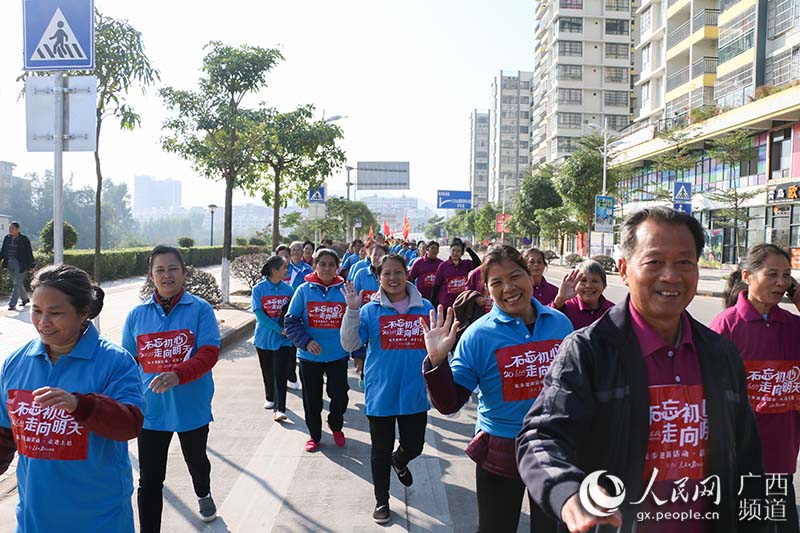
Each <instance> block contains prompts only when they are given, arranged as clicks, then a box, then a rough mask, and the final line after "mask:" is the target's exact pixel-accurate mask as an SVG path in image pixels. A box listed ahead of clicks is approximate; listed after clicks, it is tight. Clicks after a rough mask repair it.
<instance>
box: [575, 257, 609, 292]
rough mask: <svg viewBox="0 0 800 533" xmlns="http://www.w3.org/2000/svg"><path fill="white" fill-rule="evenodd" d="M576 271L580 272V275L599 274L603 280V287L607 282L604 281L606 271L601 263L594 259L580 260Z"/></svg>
mask: <svg viewBox="0 0 800 533" xmlns="http://www.w3.org/2000/svg"><path fill="white" fill-rule="evenodd" d="M578 272H580V273H581V274H582V275H586V274H594V275H595V276H599V277H600V279H601V280H602V281H603V287H607V286H608V282H607V281H606V271H605V270H604V269H603V265H601V264H600V263H598V262H597V261H595V260H594V259H586V260H584V261H583V262H581V264H580V265H578Z"/></svg>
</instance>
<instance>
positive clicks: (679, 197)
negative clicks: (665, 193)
mask: <svg viewBox="0 0 800 533" xmlns="http://www.w3.org/2000/svg"><path fill="white" fill-rule="evenodd" d="M672 202H673V204H672V206H673V207H674V208H675V209H677V210H678V211H683V212H684V213H687V214H689V215H691V214H692V184H691V183H690V182H688V181H676V182H675V189H674V190H673V193H672Z"/></svg>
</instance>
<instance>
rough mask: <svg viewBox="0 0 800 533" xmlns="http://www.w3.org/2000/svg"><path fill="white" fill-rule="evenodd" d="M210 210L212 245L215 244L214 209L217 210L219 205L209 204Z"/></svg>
mask: <svg viewBox="0 0 800 533" xmlns="http://www.w3.org/2000/svg"><path fill="white" fill-rule="evenodd" d="M208 210H209V212H210V213H211V246H214V211H216V210H217V206H216V205H214V204H208Z"/></svg>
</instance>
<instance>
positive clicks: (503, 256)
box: [481, 244, 531, 286]
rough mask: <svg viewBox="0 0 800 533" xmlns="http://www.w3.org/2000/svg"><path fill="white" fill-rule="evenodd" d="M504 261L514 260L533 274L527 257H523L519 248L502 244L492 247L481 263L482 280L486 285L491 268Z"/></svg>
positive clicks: (529, 273)
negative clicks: (526, 260)
mask: <svg viewBox="0 0 800 533" xmlns="http://www.w3.org/2000/svg"><path fill="white" fill-rule="evenodd" d="M503 261H512V262H514V263H516V264H517V265H519V266H520V267H521V268H522V269H523V270H525V272H527V273H528V275H529V276H530V275H531V271H530V270H528V263H526V262H525V258H524V257H522V254H520V253H519V250H517V249H516V248H514V247H513V246H509V245H508V244H501V245H498V246H494V247H492V248H490V249H489V251H488V252H486V255H485V256H484V257H483V262H482V263H481V280H482V281H483V284H484V285H486V286H488V285H489V269H490V268H491V267H492V266H493V265H496V264H498V263H502V262H503Z"/></svg>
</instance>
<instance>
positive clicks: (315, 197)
mask: <svg viewBox="0 0 800 533" xmlns="http://www.w3.org/2000/svg"><path fill="white" fill-rule="evenodd" d="M308 202H309V203H311V204H324V203H325V186H324V185H323V186H322V187H319V188H318V189H311V190H310V191H308Z"/></svg>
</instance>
